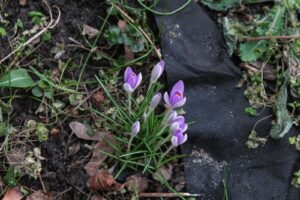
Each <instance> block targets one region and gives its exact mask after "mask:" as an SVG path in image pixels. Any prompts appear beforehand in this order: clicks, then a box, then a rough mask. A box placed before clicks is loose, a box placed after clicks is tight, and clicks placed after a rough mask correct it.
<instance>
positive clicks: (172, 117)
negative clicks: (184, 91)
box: [167, 110, 177, 125]
mask: <svg viewBox="0 0 300 200" xmlns="http://www.w3.org/2000/svg"><path fill="white" fill-rule="evenodd" d="M176 119H177V111H176V110H173V111H172V113H171V114H170V115H169V117H168V120H167V123H168V124H169V125H171V124H172V123H173V122H174V121H175V120H176Z"/></svg>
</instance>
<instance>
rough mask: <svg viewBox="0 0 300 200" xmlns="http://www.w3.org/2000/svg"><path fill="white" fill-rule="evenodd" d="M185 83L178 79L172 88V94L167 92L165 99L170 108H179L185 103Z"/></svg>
mask: <svg viewBox="0 0 300 200" xmlns="http://www.w3.org/2000/svg"><path fill="white" fill-rule="evenodd" d="M183 93H184V84H183V81H181V80H180V81H178V82H177V83H176V84H175V85H174V86H173V88H172V90H171V93H170V95H169V94H168V93H167V92H165V94H164V100H165V103H166V105H167V106H168V107H169V108H178V107H181V106H183V105H184V104H185V102H186V97H184V96H183Z"/></svg>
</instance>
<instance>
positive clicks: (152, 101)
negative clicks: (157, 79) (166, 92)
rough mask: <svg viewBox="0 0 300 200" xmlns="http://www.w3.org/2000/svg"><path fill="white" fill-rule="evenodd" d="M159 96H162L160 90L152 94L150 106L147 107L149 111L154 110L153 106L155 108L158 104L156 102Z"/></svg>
mask: <svg viewBox="0 0 300 200" xmlns="http://www.w3.org/2000/svg"><path fill="white" fill-rule="evenodd" d="M161 98H162V95H161V93H160V92H159V93H157V94H156V95H154V96H153V97H152V100H151V102H150V106H149V109H150V110H151V111H153V110H155V108H156V107H157V106H158V104H159V103H160V101H161Z"/></svg>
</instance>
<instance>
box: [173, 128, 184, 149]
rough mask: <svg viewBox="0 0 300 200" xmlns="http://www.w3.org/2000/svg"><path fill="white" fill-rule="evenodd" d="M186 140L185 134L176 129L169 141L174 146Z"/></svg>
mask: <svg viewBox="0 0 300 200" xmlns="http://www.w3.org/2000/svg"><path fill="white" fill-rule="evenodd" d="M186 141H187V134H185V133H183V132H182V131H181V130H180V129H178V130H177V131H176V132H175V133H174V134H173V136H172V138H171V143H172V145H173V146H174V147H177V146H179V145H182V144H183V143H185V142H186Z"/></svg>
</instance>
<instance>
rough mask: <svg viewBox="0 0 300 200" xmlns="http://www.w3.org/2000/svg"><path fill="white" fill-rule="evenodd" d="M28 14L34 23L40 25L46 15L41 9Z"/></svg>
mask: <svg viewBox="0 0 300 200" xmlns="http://www.w3.org/2000/svg"><path fill="white" fill-rule="evenodd" d="M28 16H29V17H30V18H31V23H33V24H34V25H40V24H42V22H43V18H44V17H45V15H44V14H43V13H41V12H39V11H30V12H29V13H28Z"/></svg>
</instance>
